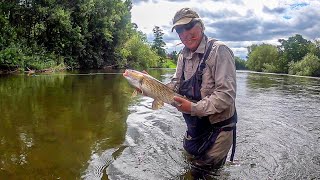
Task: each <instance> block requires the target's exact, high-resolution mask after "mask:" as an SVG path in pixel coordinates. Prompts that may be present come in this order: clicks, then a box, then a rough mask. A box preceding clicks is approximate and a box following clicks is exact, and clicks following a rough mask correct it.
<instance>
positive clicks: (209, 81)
mask: <svg viewBox="0 0 320 180" xmlns="http://www.w3.org/2000/svg"><path fill="white" fill-rule="evenodd" d="M208 41H215V42H214V44H213V47H212V50H211V52H210V54H209V56H208V59H207V60H206V67H205V68H204V70H203V75H202V84H201V90H200V91H201V97H202V100H200V101H198V102H197V103H192V105H191V115H192V116H198V117H203V116H209V120H210V122H211V123H212V124H214V123H217V122H220V121H223V120H226V119H228V118H230V117H231V116H232V115H233V114H234V112H235V98H236V68H235V61H234V55H233V52H232V51H231V49H230V48H228V47H227V46H226V45H225V44H223V43H222V42H220V41H217V40H215V39H209V40H208ZM208 41H206V38H205V36H204V37H203V39H202V41H201V43H200V45H199V47H198V48H197V50H196V51H195V52H191V51H190V50H189V49H188V48H186V47H185V48H184V49H182V51H181V53H180V55H179V57H178V63H177V68H176V72H175V75H174V77H173V79H172V81H171V83H169V87H171V88H174V89H175V90H177V89H178V87H179V83H180V82H179V81H180V77H181V75H182V67H183V59H185V69H184V75H185V79H186V80H187V79H189V78H190V77H191V76H192V75H193V74H194V73H195V72H196V70H197V67H198V65H199V62H200V55H201V54H202V55H203V54H204V53H205V49H206V45H207V44H208Z"/></svg>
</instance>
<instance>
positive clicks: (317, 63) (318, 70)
mask: <svg viewBox="0 0 320 180" xmlns="http://www.w3.org/2000/svg"><path fill="white" fill-rule="evenodd" d="M289 74H295V75H300V76H317V77H319V76H320V58H318V57H317V56H316V55H314V54H312V53H308V54H307V55H306V56H305V57H304V58H303V59H302V60H301V61H299V62H292V63H290V65H289Z"/></svg>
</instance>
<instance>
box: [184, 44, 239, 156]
mask: <svg viewBox="0 0 320 180" xmlns="http://www.w3.org/2000/svg"><path fill="white" fill-rule="evenodd" d="M212 45H213V41H210V42H209V45H208V46H207V47H206V51H205V54H204V56H202V57H200V63H199V65H198V67H197V70H196V72H195V73H194V74H193V75H192V77H191V78H190V79H188V80H185V77H184V69H185V59H183V67H182V75H181V79H180V88H179V94H181V95H183V96H186V97H187V98H188V99H190V100H194V101H200V100H201V93H200V89H201V83H202V74H203V69H204V68H205V66H206V63H205V62H206V60H207V58H208V56H209V54H210V52H211V50H212ZM183 117H184V119H185V122H186V124H187V132H186V135H185V138H184V142H183V147H184V149H185V150H186V151H187V152H188V153H189V154H191V155H193V156H195V157H201V156H202V155H204V154H205V153H206V151H207V150H209V149H210V148H211V147H212V146H213V145H214V143H215V141H216V139H217V137H218V135H219V133H220V132H221V131H232V130H234V131H233V145H232V152H231V157H230V161H233V157H234V153H235V145H236V126H233V127H223V126H226V125H228V124H231V123H236V122H237V113H236V112H235V113H234V115H233V116H232V117H231V118H229V119H227V120H224V121H221V122H219V123H215V124H211V123H210V121H209V117H208V116H205V117H201V118H200V117H197V116H191V115H190V114H185V113H183Z"/></svg>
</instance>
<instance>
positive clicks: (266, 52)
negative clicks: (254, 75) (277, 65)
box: [247, 44, 278, 72]
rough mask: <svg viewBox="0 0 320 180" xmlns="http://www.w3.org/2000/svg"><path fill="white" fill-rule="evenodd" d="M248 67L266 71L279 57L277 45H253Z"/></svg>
mask: <svg viewBox="0 0 320 180" xmlns="http://www.w3.org/2000/svg"><path fill="white" fill-rule="evenodd" d="M252 47H254V48H252V51H251V52H250V54H249V57H248V61H247V67H248V68H249V69H250V70H253V71H260V72H261V71H265V70H266V67H267V66H268V64H269V65H273V64H274V62H275V61H276V60H277V59H278V51H277V47H275V46H273V45H270V44H262V45H252Z"/></svg>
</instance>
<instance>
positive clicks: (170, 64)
mask: <svg viewBox="0 0 320 180" xmlns="http://www.w3.org/2000/svg"><path fill="white" fill-rule="evenodd" d="M162 67H163V68H176V67H177V65H176V64H175V63H174V62H173V61H172V60H171V59H165V63H164V64H163V65H162Z"/></svg>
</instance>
